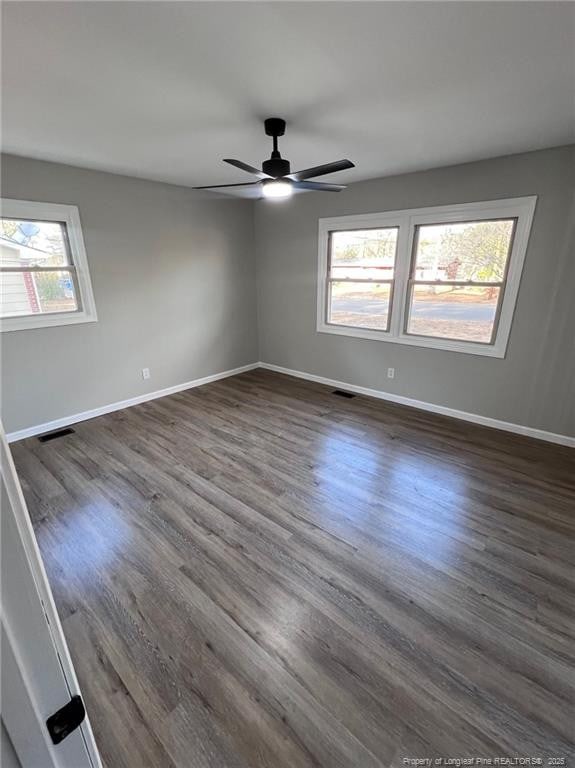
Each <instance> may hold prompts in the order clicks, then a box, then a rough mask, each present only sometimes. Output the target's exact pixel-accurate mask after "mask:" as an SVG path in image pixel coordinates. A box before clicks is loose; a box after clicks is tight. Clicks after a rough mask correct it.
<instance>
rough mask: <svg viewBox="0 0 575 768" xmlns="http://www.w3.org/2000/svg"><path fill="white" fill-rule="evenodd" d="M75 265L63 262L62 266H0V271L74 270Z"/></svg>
mask: <svg viewBox="0 0 575 768" xmlns="http://www.w3.org/2000/svg"><path fill="white" fill-rule="evenodd" d="M75 271H76V267H74V266H73V265H71V264H65V265H64V266H62V267H0V272H75Z"/></svg>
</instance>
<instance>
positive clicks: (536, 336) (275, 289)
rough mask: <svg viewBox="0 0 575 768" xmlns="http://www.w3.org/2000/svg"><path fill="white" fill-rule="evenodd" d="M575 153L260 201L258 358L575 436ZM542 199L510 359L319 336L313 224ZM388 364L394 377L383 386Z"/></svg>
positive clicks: (566, 150) (568, 150) (533, 155)
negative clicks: (501, 200) (340, 218)
mask: <svg viewBox="0 0 575 768" xmlns="http://www.w3.org/2000/svg"><path fill="white" fill-rule="evenodd" d="M574 187H575V146H571V147H562V148H557V149H551V150H544V151H541V152H530V153H527V154H522V155H511V156H508V157H503V158H497V159H493V160H485V161H481V162H476V163H468V164H465V165H459V166H452V167H447V168H439V169H435V170H431V171H425V172H421V173H412V174H406V175H402V176H395V177H388V178H383V179H377V180H373V181H366V182H361V183H358V184H353V185H351V186H350V187H348V189H347V190H346V191H345V192H342V193H341V194H338V195H335V194H334V195H331V194H327V193H326V194H306V195H299V196H296V197H294V198H293V199H292V200H289V201H287V202H284V201H282V202H281V203H274V204H273V205H272V204H266V203H265V202H258V203H257V204H256V215H255V225H256V226H255V231H256V250H257V259H258V269H257V274H258V318H259V321H258V325H259V336H260V360H262V361H265V362H268V363H274V364H276V365H281V366H285V367H287V368H292V369H296V370H300V371H306V372H308V373H313V374H316V375H319V376H325V377H328V378H333V379H338V380H341V381H344V382H348V383H352V384H357V385H361V386H366V387H371V388H374V389H378V390H383V391H388V392H393V393H395V394H399V395H404V396H407V397H412V398H416V399H419V400H424V401H426V402H429V403H435V404H440V405H444V406H448V407H451V408H457V409H461V410H464V411H468V412H471V413H476V414H481V415H484V416H490V417H493V418H496V419H502V420H504V421H509V422H513V423H516V424H522V425H527V426H532V427H537V428H540V429H546V430H550V431H552V432H557V433H562V434H568V435H573V434H575V413H574V402H575V386H574V381H575V347H574V335H575V247H574V244H575V237H574V231H573V226H574V221H575V203H574ZM534 194H535V195H538V203H537V210H536V213H535V219H534V223H533V228H532V232H531V239H530V244H529V248H528V251H527V257H526V262H525V268H524V272H523V278H522V282H521V288H520V292H519V298H518V302H517V307H516V313H515V317H514V321H513V327H512V330H511V336H510V340H509V346H508V351H507V356H506V358H505V359H503V360H501V359H495V358H489V357H478V356H473V355H466V354H461V353H455V352H447V351H443V350H434V349H424V348H418V347H411V346H402V345H400V344H392V343H385V342H380V341H372V340H364V339H357V338H348V337H343V336H334V335H329V334H321V333H317V332H316V330H315V327H316V284H317V275H316V269H317V227H318V219H319V218H320V217H324V216H338V215H345V214H354V213H372V212H378V211H387V210H394V209H402V208H417V207H423V206H432V205H445V204H448V203H463V202H472V201H481V200H491V199H496V198H503V197H518V196H522V195H534ZM388 366H391V367H394V368H395V376H396V377H395V379H394V380H389V379H387V378H386V374H387V368H388Z"/></svg>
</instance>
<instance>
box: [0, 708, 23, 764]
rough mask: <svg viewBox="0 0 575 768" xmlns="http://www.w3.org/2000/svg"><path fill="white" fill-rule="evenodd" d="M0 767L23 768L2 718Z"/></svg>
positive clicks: (0, 721) (0, 728) (0, 723)
mask: <svg viewBox="0 0 575 768" xmlns="http://www.w3.org/2000/svg"><path fill="white" fill-rule="evenodd" d="M0 765H1V766H2V768H21V766H20V760H18V755H17V754H16V752H15V750H14V747H13V746H12V742H11V741H10V736H8V731H7V730H6V728H5V727H4V722H3V721H2V719H1V718H0Z"/></svg>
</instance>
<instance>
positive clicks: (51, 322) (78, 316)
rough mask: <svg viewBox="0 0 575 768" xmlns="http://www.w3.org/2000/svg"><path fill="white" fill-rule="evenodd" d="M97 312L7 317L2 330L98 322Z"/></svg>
mask: <svg viewBox="0 0 575 768" xmlns="http://www.w3.org/2000/svg"><path fill="white" fill-rule="evenodd" d="M97 321H98V318H97V316H96V313H95V312H93V313H88V312H70V313H62V314H59V313H57V312H55V313H54V314H53V315H47V314H46V315H25V316H23V317H5V318H2V320H0V332H2V333H8V332H10V331H27V330H32V329H35V328H54V327H57V326H60V325H78V324H80V323H96V322H97Z"/></svg>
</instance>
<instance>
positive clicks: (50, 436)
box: [38, 427, 75, 443]
mask: <svg viewBox="0 0 575 768" xmlns="http://www.w3.org/2000/svg"><path fill="white" fill-rule="evenodd" d="M74 432H75V430H74V429H72V427H66V429H57V430H56V431H55V432H46V434H45V435H40V437H39V438H38V440H39V441H40V442H41V443H47V442H49V441H50V440H55V439H56V438H57V437H64V436H65V435H73V434H74Z"/></svg>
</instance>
